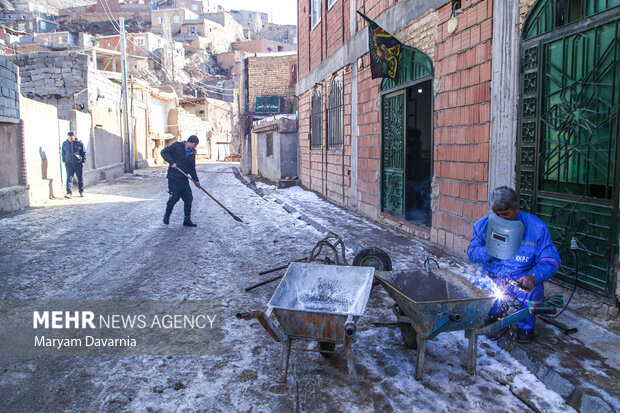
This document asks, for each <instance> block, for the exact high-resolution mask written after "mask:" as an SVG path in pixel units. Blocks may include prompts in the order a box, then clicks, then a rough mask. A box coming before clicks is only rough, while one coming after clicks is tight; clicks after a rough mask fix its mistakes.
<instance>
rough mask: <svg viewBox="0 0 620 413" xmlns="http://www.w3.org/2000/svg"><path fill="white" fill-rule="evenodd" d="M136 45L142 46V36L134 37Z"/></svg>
mask: <svg viewBox="0 0 620 413" xmlns="http://www.w3.org/2000/svg"><path fill="white" fill-rule="evenodd" d="M136 46H144V37H138V38H136Z"/></svg>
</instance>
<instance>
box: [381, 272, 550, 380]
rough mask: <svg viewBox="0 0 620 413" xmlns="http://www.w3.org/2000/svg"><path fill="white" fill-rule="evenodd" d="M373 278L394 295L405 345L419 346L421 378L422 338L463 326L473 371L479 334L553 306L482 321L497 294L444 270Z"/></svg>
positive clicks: (469, 367) (472, 371)
mask: <svg viewBox="0 0 620 413" xmlns="http://www.w3.org/2000/svg"><path fill="white" fill-rule="evenodd" d="M375 278H376V279H377V280H378V281H379V283H380V284H381V285H382V286H383V287H384V288H385V290H386V291H387V293H388V294H389V295H390V297H392V298H393V299H394V301H395V302H396V305H395V306H394V307H393V308H392V310H393V311H394V314H395V315H396V317H397V321H398V324H399V326H400V330H401V335H402V338H403V341H404V342H405V344H406V345H407V346H409V347H411V348H414V349H417V357H416V366H415V379H416V380H421V379H422V377H423V368H424V352H425V350H426V342H427V341H428V340H431V339H433V338H434V337H436V336H437V335H438V334H440V333H443V332H445V331H458V330H464V331H465V337H466V338H467V339H469V345H468V350H467V356H466V357H467V358H466V360H465V366H466V368H467V372H468V373H470V374H475V373H476V362H477V349H478V336H479V335H480V334H486V333H490V332H492V331H495V330H499V329H500V328H503V327H506V326H508V325H509V324H511V323H514V322H516V321H519V320H522V319H524V318H526V317H529V316H531V315H533V314H553V313H555V311H556V309H555V308H554V307H544V308H543V307H538V308H525V309H521V310H519V311H516V312H514V313H512V314H510V315H508V316H506V317H504V318H502V319H499V320H497V321H495V322H493V323H491V324H487V325H485V320H486V319H487V315H488V313H489V310H490V309H491V307H492V306H493V304H494V302H495V300H496V299H497V298H498V297H497V296H496V294H494V293H492V292H490V291H487V290H484V289H481V288H478V287H476V286H474V285H473V284H472V283H470V282H469V281H468V280H466V279H465V278H463V277H462V276H459V275H457V274H454V273H452V272H451V271H449V270H445V269H439V268H438V269H433V270H432V271H431V270H430V269H428V268H427V269H426V270H404V271H393V272H378V273H377V274H375Z"/></svg>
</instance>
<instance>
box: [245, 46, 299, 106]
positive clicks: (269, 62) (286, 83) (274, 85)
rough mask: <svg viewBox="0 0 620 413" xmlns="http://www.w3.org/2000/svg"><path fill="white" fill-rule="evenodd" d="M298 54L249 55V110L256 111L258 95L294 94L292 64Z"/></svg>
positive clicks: (295, 61)
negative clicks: (291, 74) (291, 73)
mask: <svg viewBox="0 0 620 413" xmlns="http://www.w3.org/2000/svg"><path fill="white" fill-rule="evenodd" d="M293 63H297V55H296V54H291V55H286V56H273V57H266V56H259V57H248V93H249V108H248V110H249V112H254V107H255V105H256V96H293V95H295V84H294V83H291V76H290V72H291V64H293Z"/></svg>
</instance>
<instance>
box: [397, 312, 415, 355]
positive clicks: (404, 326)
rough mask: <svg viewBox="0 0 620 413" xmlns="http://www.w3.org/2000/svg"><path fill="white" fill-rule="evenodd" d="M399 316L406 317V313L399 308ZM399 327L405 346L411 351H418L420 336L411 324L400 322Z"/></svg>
mask: <svg viewBox="0 0 620 413" xmlns="http://www.w3.org/2000/svg"><path fill="white" fill-rule="evenodd" d="M398 314H400V315H405V313H403V310H401V309H400V308H398ZM398 326H399V327H400V335H401V337H402V338H403V343H405V345H406V346H407V347H409V348H411V349H414V350H415V349H417V348H418V335H417V334H416V332H415V330H414V329H413V327H412V326H411V324H410V323H405V322H399V323H398Z"/></svg>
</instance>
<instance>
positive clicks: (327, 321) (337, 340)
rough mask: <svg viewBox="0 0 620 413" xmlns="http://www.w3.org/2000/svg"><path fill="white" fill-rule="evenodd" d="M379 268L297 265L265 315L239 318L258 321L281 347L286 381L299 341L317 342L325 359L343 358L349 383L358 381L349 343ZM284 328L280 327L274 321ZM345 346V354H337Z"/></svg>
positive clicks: (246, 313) (245, 314) (247, 313)
mask: <svg viewBox="0 0 620 413" xmlns="http://www.w3.org/2000/svg"><path fill="white" fill-rule="evenodd" d="M374 272H375V269H374V268H372V267H349V266H338V265H323V264H311V263H300V262H293V263H291V264H290V266H289V267H288V269H287V271H286V274H285V275H284V277H283V278H282V281H281V282H280V285H278V288H277V289H276V291H275V293H274V294H273V296H272V297H271V300H270V301H269V304H268V306H267V311H265V312H263V311H260V310H255V311H244V312H240V313H238V314H237V318H241V319H253V318H256V319H258V321H259V322H260V323H261V325H262V326H263V327H264V328H265V330H267V332H268V333H269V334H270V335H271V336H272V337H273V338H274V339H275V340H276V341H278V342H280V343H282V344H283V354H282V364H281V367H282V376H281V381H282V382H285V381H286V377H287V374H288V365H289V359H290V354H291V349H292V343H293V341H295V340H310V341H318V342H319V349H316V350H312V349H301V348H296V349H294V350H302V351H317V352H320V353H321V354H323V355H331V354H344V355H345V357H346V359H347V369H348V372H349V375H350V377H351V379H352V380H353V381H354V382H356V381H357V375H356V372H355V366H354V359H353V353H352V351H351V343H352V339H353V336H354V334H355V331H356V329H357V327H356V324H355V322H356V321H357V319H358V318H359V317H361V316H362V314H364V311H365V310H366V304H367V303H368V297H369V295H370V289H371V287H372V281H373V275H374ZM272 313H273V315H274V316H275V318H276V319H277V320H278V323H279V324H280V327H281V330H280V329H278V328H276V327H275V325H274V323H273V321H272V320H271V318H270V316H271V314H272ZM336 344H343V345H344V351H335V348H336Z"/></svg>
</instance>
